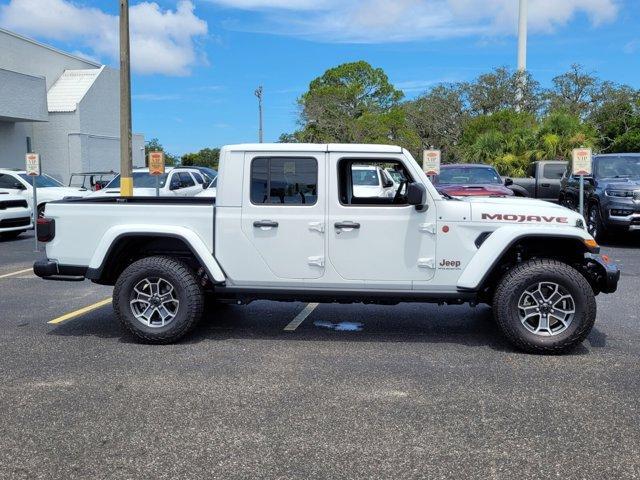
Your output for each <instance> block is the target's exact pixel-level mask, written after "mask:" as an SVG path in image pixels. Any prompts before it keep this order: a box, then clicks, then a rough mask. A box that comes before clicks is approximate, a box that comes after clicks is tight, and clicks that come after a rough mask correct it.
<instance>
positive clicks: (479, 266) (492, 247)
mask: <svg viewBox="0 0 640 480" xmlns="http://www.w3.org/2000/svg"><path fill="white" fill-rule="evenodd" d="M527 237H534V238H540V237H544V238H569V239H575V240H578V241H580V242H581V243H584V241H585V240H593V238H592V237H591V236H590V235H589V233H588V232H587V231H586V230H583V229H581V228H577V227H566V226H565V227H550V226H549V227H547V226H530V227H529V226H520V225H509V226H504V227H500V228H498V229H497V230H495V231H493V232H492V233H491V235H489V237H487V239H486V240H485V241H484V243H483V244H482V245H481V246H480V248H479V249H478V251H477V252H476V254H475V255H474V256H473V258H472V259H471V261H470V262H469V264H468V265H467V266H466V268H465V269H464V271H463V272H462V274H461V275H460V277H459V278H458V283H457V287H458V289H459V290H477V289H478V288H480V286H481V285H482V282H483V281H484V280H485V278H486V277H487V276H488V275H489V274H490V273H491V271H492V270H493V267H494V266H495V265H496V264H497V263H498V261H499V260H500V258H501V257H502V255H503V254H504V253H505V252H506V251H507V250H508V249H509V248H511V247H512V246H513V245H514V244H516V243H517V242H518V241H520V240H523V239H525V238H527Z"/></svg>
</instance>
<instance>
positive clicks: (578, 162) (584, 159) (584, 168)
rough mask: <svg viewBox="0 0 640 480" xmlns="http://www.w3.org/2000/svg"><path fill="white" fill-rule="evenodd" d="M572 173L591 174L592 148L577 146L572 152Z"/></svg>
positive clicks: (578, 174) (577, 174)
mask: <svg viewBox="0 0 640 480" xmlns="http://www.w3.org/2000/svg"><path fill="white" fill-rule="evenodd" d="M572 160H573V162H571V163H572V173H573V175H575V176H589V175H591V149H590V148H575V149H574V150H573V154H572Z"/></svg>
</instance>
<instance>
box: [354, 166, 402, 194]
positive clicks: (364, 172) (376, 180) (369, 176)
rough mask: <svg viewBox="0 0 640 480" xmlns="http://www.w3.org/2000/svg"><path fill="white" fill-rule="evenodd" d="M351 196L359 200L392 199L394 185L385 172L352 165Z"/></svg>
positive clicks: (372, 167) (394, 191)
mask: <svg viewBox="0 0 640 480" xmlns="http://www.w3.org/2000/svg"><path fill="white" fill-rule="evenodd" d="M351 175H352V180H353V194H354V195H355V196H356V197H359V198H373V197H375V198H393V196H394V195H395V193H396V189H395V188H394V186H395V183H394V182H393V179H392V178H391V177H390V176H389V174H388V173H387V171H386V170H384V169H383V168H381V167H377V166H372V165H354V166H353V169H352V171H351Z"/></svg>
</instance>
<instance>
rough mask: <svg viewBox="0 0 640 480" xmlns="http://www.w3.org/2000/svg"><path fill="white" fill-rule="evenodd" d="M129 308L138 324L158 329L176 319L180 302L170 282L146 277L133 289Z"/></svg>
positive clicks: (159, 278)
mask: <svg viewBox="0 0 640 480" xmlns="http://www.w3.org/2000/svg"><path fill="white" fill-rule="evenodd" d="M129 306H130V307H131V312H132V313H133V316H134V317H135V318H136V320H138V321H139V322H140V323H142V324H143V325H146V326H147V327H152V328H160V327H164V326H166V325H168V324H169V323H171V322H172V321H173V319H174V318H176V315H177V314H178V309H179V307H180V301H179V300H178V299H177V297H176V290H175V288H174V287H173V285H172V284H171V282H169V281H168V280H166V279H164V278H161V277H147V278H145V279H143V280H140V281H139V282H138V283H136V285H135V286H134V287H133V292H132V296H131V300H130V301H129Z"/></svg>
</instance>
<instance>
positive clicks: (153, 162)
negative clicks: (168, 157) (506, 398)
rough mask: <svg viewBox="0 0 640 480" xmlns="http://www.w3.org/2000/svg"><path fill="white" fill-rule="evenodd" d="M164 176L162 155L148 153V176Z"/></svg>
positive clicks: (159, 153) (161, 153)
mask: <svg viewBox="0 0 640 480" xmlns="http://www.w3.org/2000/svg"><path fill="white" fill-rule="evenodd" d="M162 174H164V153H163V152H149V175H154V176H155V175H162Z"/></svg>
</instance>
